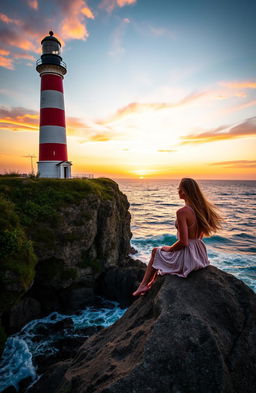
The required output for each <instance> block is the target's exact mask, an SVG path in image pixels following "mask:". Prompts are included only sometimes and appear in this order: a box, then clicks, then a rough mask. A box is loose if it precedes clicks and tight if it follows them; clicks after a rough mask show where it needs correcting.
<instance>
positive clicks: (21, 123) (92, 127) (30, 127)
mask: <svg viewBox="0 0 256 393" xmlns="http://www.w3.org/2000/svg"><path fill="white" fill-rule="evenodd" d="M66 120H67V121H66V123H67V135H70V136H80V137H83V138H84V141H83V143H85V142H103V141H108V140H110V139H112V138H117V135H114V133H113V132H112V130H111V128H110V127H108V126H104V125H101V124H98V123H97V122H93V121H88V122H84V121H82V120H80V119H79V118H77V117H67V119H66ZM0 129H2V130H8V131H15V132H17V131H38V130H39V111H34V110H31V109H28V108H23V107H13V108H7V107H0Z"/></svg>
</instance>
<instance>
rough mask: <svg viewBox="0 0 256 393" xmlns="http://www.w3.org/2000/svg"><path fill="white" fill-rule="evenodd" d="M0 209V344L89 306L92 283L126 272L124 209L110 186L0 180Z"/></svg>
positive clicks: (125, 205) (126, 216) (109, 183)
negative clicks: (45, 319)
mask: <svg viewBox="0 0 256 393" xmlns="http://www.w3.org/2000/svg"><path fill="white" fill-rule="evenodd" d="M0 208H1V215H0V223H1V228H0V262H1V263H0V296H1V298H0V299H1V300H0V318H1V321H2V327H1V323H0V344H1V342H2V344H3V342H4V340H5V332H6V333H7V334H10V333H13V332H15V331H17V330H19V329H20V328H21V327H22V326H23V325H24V324H26V323H27V322H28V321H30V320H31V319H34V318H38V317H41V316H42V315H46V314H48V313H50V312H52V311H62V312H69V311H71V312H72V311H75V310H77V309H79V308H82V307H85V306H86V305H89V304H91V303H93V301H94V298H95V294H96V292H97V288H99V285H98V284H97V282H98V280H99V278H100V277H102V276H103V275H104V273H105V272H106V271H108V270H111V271H114V269H117V270H118V269H121V270H122V269H125V268H126V267H128V266H129V263H130V262H129V258H128V254H129V252H130V238H131V236H132V234H131V231H130V218H131V217H130V213H129V210H128V209H129V203H128V201H127V198H126V196H125V195H124V194H123V193H122V192H121V191H120V190H119V188H118V185H117V184H116V183H115V182H114V181H112V180H110V179H105V178H100V179H68V180H63V179H61V180H59V179H29V178H19V177H17V178H8V177H1V178H0ZM131 270H132V269H129V271H131ZM133 274H135V275H136V272H133ZM102 280H103V281H102ZM101 281H102V283H103V282H104V279H101ZM133 281H134V280H133ZM0 353H1V345H0Z"/></svg>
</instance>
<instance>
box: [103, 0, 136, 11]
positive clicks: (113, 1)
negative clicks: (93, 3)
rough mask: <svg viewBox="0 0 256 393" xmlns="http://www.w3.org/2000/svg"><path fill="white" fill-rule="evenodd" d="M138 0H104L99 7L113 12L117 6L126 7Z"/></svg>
mask: <svg viewBox="0 0 256 393" xmlns="http://www.w3.org/2000/svg"><path fill="white" fill-rule="evenodd" d="M136 1H137V0H102V2H101V3H100V5H99V7H100V8H103V9H104V10H106V11H108V12H112V11H113V9H114V8H115V7H124V6H126V5H132V4H135V3H136Z"/></svg>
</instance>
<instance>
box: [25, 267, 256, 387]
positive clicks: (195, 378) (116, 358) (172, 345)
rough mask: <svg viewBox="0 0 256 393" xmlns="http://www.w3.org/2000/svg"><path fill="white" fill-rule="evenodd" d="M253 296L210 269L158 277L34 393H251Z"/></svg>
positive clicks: (255, 352) (255, 325)
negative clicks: (113, 321)
mask: <svg viewBox="0 0 256 393" xmlns="http://www.w3.org/2000/svg"><path fill="white" fill-rule="evenodd" d="M255 365H256V295H255V293H254V292H253V291H252V290H251V289H250V288H248V287H247V286H246V285H245V284H244V283H243V282H241V281H240V280H238V279H236V278H235V277H233V276H232V275H230V274H227V273H224V272H222V271H221V270H218V269H217V268H215V267H213V266H209V267H207V268H205V269H202V270H199V271H197V272H193V273H191V274H190V275H189V277H188V278H187V279H183V278H179V277H176V276H170V275H166V276H163V277H159V278H158V279H157V281H156V282H155V284H154V285H153V287H152V289H151V290H150V291H149V292H147V293H146V294H145V295H144V296H140V297H139V298H138V299H137V300H136V301H135V302H134V303H133V304H132V305H131V306H130V307H129V309H128V311H127V312H126V313H125V314H124V315H123V317H122V318H121V319H119V320H118V321H117V322H116V323H115V324H114V325H112V326H110V327H109V328H107V329H103V330H101V331H100V332H98V333H97V334H95V335H93V336H92V337H90V338H89V339H88V340H87V341H86V342H85V343H84V345H83V346H82V347H81V348H80V349H79V350H78V352H77V354H76V356H75V357H74V358H73V359H72V360H71V361H70V360H69V361H68V362H64V363H61V364H56V365H54V367H52V369H51V370H48V372H47V373H46V374H45V375H44V376H43V377H42V379H41V380H39V381H38V383H37V384H36V385H35V387H34V388H33V389H32V390H31V392H34V393H35V392H36V393H41V392H45V391H49V386H48V385H49V384H51V383H52V382H51V381H53V380H54V381H55V384H54V385H53V384H52V385H51V390H50V391H51V393H57V392H64V391H65V392H72V393H103V392H104V393H120V392H122V393H131V392H133V393H144V392H150V393H159V392H165V393H178V392H182V393H242V392H246V393H255V386H256V373H255Z"/></svg>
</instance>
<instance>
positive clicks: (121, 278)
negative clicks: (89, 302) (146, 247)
mask: <svg viewBox="0 0 256 393" xmlns="http://www.w3.org/2000/svg"><path fill="white" fill-rule="evenodd" d="M145 269H146V265H145V264H144V263H142V262H141V261H139V260H133V259H131V258H130V259H129V260H128V261H127V263H126V265H125V267H113V268H110V269H108V270H106V272H104V273H103V274H102V275H101V277H100V278H99V280H98V282H97V284H98V287H97V291H98V293H99V294H101V295H102V296H105V297H107V298H108V299H111V300H115V301H117V302H118V303H120V305H121V306H122V307H128V306H129V305H130V304H132V302H133V301H134V300H135V299H134V297H133V296H132V293H133V292H134V291H135V289H136V288H137V287H138V285H139V282H141V280H142V278H143V276H144V273H145Z"/></svg>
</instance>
